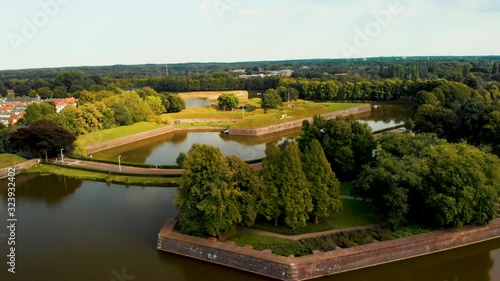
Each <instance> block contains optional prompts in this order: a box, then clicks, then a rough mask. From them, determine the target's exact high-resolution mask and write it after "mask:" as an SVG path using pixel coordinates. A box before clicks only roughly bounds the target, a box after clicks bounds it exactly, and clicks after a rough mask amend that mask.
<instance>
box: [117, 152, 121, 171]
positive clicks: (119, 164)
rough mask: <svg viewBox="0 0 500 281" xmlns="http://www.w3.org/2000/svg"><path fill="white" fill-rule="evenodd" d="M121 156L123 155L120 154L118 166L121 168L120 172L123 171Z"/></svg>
mask: <svg viewBox="0 0 500 281" xmlns="http://www.w3.org/2000/svg"><path fill="white" fill-rule="evenodd" d="M120 158H122V156H121V155H118V168H119V169H120V172H121V171H122V163H121V160H120Z"/></svg>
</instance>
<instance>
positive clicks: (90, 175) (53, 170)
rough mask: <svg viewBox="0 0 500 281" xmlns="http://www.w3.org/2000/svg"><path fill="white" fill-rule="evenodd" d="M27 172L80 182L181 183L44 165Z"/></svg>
mask: <svg viewBox="0 0 500 281" xmlns="http://www.w3.org/2000/svg"><path fill="white" fill-rule="evenodd" d="M27 172H28V173H41V174H53V175H61V176H66V177H70V178H75V179H80V180H90V181H104V182H110V183H119V184H130V185H140V186H171V185H173V184H178V183H179V182H180V177H179V178H166V177H147V176H122V175H110V174H107V173H99V172H90V171H82V170H76V169H67V168H64V167H56V166H50V165H43V164H40V165H35V166H33V167H32V168H31V169H29V170H28V171H27Z"/></svg>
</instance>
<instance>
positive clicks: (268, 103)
mask: <svg viewBox="0 0 500 281" xmlns="http://www.w3.org/2000/svg"><path fill="white" fill-rule="evenodd" d="M281 102H282V99H281V96H280V95H279V94H278V91H276V90H274V89H269V90H267V91H266V93H265V94H264V97H262V104H261V107H262V108H263V109H264V110H269V109H276V108H278V107H279V106H280V105H281Z"/></svg>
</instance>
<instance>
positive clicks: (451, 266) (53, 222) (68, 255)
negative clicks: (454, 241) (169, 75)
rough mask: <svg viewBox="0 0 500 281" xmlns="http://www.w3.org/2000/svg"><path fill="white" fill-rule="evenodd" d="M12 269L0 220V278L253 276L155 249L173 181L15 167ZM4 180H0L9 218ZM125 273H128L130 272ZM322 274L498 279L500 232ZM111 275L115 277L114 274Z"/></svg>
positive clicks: (358, 279)
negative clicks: (97, 178)
mask: <svg viewBox="0 0 500 281" xmlns="http://www.w3.org/2000/svg"><path fill="white" fill-rule="evenodd" d="M16 182H17V192H16V199H17V205H16V207H17V218H18V222H17V228H16V239H17V240H16V242H17V244H16V246H17V248H16V258H17V259H16V261H17V264H16V272H17V273H16V274H15V275H13V274H10V273H7V265H6V255H7V244H6V241H5V240H4V238H3V236H1V234H5V233H6V230H5V227H2V228H0V240H1V241H0V280H2V281H4V280H5V281H7V280H9V281H10V280H14V281H17V280H19V281H30V280H32V281H89V280H92V281H93V280H104V281H108V280H110V281H111V280H113V278H114V276H113V271H114V270H115V271H116V272H121V271H122V269H124V270H125V272H126V274H127V275H129V276H135V279H134V280H143V281H155V280H168V281H200V280H203V281H212V280H213V281H239V280H241V281H256V280H266V279H263V278H261V277H258V276H254V275H251V274H247V273H242V272H239V271H235V270H231V269H227V268H224V267H219V266H215V265H210V264H205V263H202V262H198V261H194V260H190V259H186V258H182V257H179V256H175V255H170V254H167V253H162V252H158V251H157V250H156V238H157V234H158V231H159V230H160V228H161V227H162V225H163V224H164V223H165V221H166V220H167V219H168V218H170V217H174V216H175V215H176V210H175V207H174V206H173V205H172V200H173V199H174V197H175V192H176V191H175V189H169V188H152V187H147V188H143V187H137V186H123V185H113V184H112V185H107V184H105V183H98V182H90V181H80V180H73V179H67V178H64V177H62V176H37V175H18V176H17V179H16ZM6 191H7V182H6V181H5V180H0V198H1V200H0V210H2V211H0V221H1V224H6V218H7V216H6V210H7V195H6ZM129 280H130V279H129ZM319 280H325V281H369V280H381V281H382V280H383V281H422V280H424V281H445V280H448V281H498V280H500V239H498V240H495V241H491V242H487V243H482V244H479V245H475V246H471V247H467V248H462V249H458V250H453V251H448V252H444V253H440V254H435V255H431V256H426V257H421V258H416V259H411V260H407V261H403V262H398V263H392V264H387V265H383V266H379V267H374V268H368V269H363V270H359V271H355V272H352V273H346V274H340V275H335V276H332V277H329V278H324V279H319ZM115 281H116V280H115Z"/></svg>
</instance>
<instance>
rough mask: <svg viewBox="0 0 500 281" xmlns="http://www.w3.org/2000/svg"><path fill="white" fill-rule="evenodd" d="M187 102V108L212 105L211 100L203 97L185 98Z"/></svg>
mask: <svg viewBox="0 0 500 281" xmlns="http://www.w3.org/2000/svg"><path fill="white" fill-rule="evenodd" d="M184 101H185V102H186V108H189V107H196V106H197V107H204V106H209V105H212V104H211V103H210V102H208V101H206V100H202V99H193V100H184Z"/></svg>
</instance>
